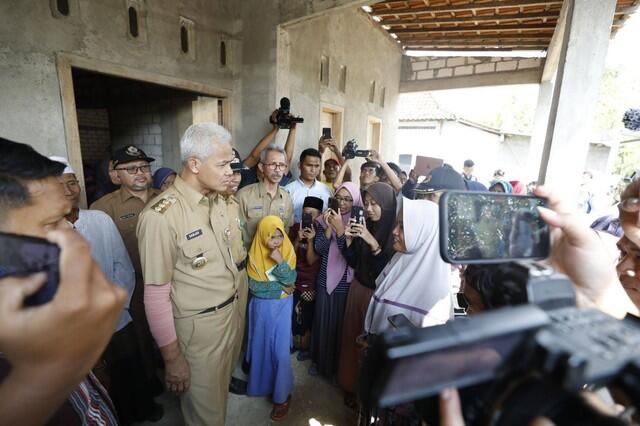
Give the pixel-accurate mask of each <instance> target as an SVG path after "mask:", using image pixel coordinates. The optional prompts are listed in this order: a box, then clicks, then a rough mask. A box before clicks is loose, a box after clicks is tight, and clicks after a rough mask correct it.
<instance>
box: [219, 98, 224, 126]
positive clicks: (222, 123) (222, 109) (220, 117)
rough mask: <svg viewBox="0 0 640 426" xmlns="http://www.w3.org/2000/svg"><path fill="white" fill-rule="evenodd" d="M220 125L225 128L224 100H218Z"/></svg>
mask: <svg viewBox="0 0 640 426" xmlns="http://www.w3.org/2000/svg"><path fill="white" fill-rule="evenodd" d="M218 124H219V125H221V126H224V124H225V123H224V104H223V103H222V99H218Z"/></svg>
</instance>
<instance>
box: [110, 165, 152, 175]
mask: <svg viewBox="0 0 640 426" xmlns="http://www.w3.org/2000/svg"><path fill="white" fill-rule="evenodd" d="M114 170H124V171H126V172H127V173H129V174H130V175H135V174H138V171H141V172H142V173H149V172H150V171H151V166H150V165H148V164H147V165H144V166H131V167H120V168H119V169H114Z"/></svg>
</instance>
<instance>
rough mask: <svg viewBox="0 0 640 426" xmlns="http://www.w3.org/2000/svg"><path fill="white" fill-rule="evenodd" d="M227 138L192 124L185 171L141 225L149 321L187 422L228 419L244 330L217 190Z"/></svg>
mask: <svg viewBox="0 0 640 426" xmlns="http://www.w3.org/2000/svg"><path fill="white" fill-rule="evenodd" d="M230 141H231V135H230V134H229V132H227V131H226V130H225V129H224V128H222V127H221V126H218V125H217V124H214V123H199V124H194V125H192V126H190V127H189V128H188V129H187V131H186V132H185V134H184V136H183V137H182V139H181V141H180V152H181V157H182V162H183V168H182V171H181V172H180V175H179V176H178V177H177V178H176V180H175V182H174V184H173V186H172V187H170V188H169V189H168V190H166V191H165V192H164V193H163V194H162V197H161V198H159V199H158V200H157V201H156V202H155V203H152V204H151V205H149V206H147V208H145V210H144V211H143V212H142V213H141V215H140V222H139V224H138V239H139V247H140V257H141V261H142V269H143V271H144V279H145V307H146V310H147V316H148V318H149V326H150V328H151V333H152V334H153V336H154V338H155V339H156V343H157V344H158V346H159V347H160V352H161V353H162V356H163V358H164V361H165V368H166V382H167V388H168V389H169V390H171V391H173V392H175V393H178V394H180V395H181V398H180V402H181V408H182V414H183V416H184V419H185V423H186V424H187V425H223V424H224V421H225V414H226V408H227V388H228V386H229V381H230V379H231V369H232V367H233V363H234V361H235V359H236V358H237V350H238V339H240V337H241V334H242V326H241V321H242V316H241V313H242V309H241V307H240V305H239V303H238V296H237V288H236V279H237V276H238V269H237V266H236V264H235V262H234V259H233V258H232V254H231V253H232V252H231V241H230V236H231V229H230V224H229V219H228V217H227V204H226V202H225V200H224V198H223V197H222V195H219V194H222V193H224V192H225V191H227V187H228V185H229V181H230V177H231V175H232V174H233V173H232V171H231V167H230V163H231V160H232V158H233V154H232V151H231V145H230Z"/></svg>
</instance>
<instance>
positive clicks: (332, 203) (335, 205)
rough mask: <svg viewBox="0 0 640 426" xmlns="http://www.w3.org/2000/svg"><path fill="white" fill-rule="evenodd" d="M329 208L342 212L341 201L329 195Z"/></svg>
mask: <svg viewBox="0 0 640 426" xmlns="http://www.w3.org/2000/svg"><path fill="white" fill-rule="evenodd" d="M329 208H330V209H331V210H333V211H334V212H336V213H340V202H339V201H338V200H336V199H335V198H333V197H329Z"/></svg>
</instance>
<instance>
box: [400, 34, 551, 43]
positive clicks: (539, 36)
mask: <svg viewBox="0 0 640 426" xmlns="http://www.w3.org/2000/svg"><path fill="white" fill-rule="evenodd" d="M551 37H552V34H548V35H547V34H532V35H527V34H477V35H470V36H441V35H439V36H436V37H423V36H418V37H407V36H398V39H399V40H402V41H407V42H410V41H415V40H420V41H427V42H428V41H431V40H551Z"/></svg>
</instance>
